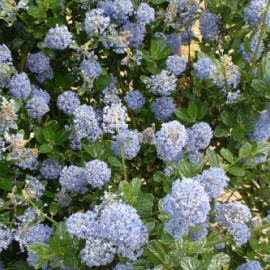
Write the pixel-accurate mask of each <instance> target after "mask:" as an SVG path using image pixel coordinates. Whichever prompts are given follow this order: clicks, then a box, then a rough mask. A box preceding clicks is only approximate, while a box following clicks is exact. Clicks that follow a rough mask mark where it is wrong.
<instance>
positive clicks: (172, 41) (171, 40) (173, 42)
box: [165, 33, 181, 53]
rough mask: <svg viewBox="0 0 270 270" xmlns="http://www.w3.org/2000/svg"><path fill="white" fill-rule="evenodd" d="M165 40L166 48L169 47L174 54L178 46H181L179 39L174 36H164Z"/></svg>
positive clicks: (174, 34)
mask: <svg viewBox="0 0 270 270" xmlns="http://www.w3.org/2000/svg"><path fill="white" fill-rule="evenodd" d="M165 40H166V41H167V44H168V46H170V47H171V48H172V50H173V52H174V53H177V51H178V49H179V47H180V45H181V37H180V36H179V35H178V34H176V33H172V34H168V35H165Z"/></svg>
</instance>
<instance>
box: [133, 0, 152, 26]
mask: <svg viewBox="0 0 270 270" xmlns="http://www.w3.org/2000/svg"><path fill="white" fill-rule="evenodd" d="M136 18H137V21H139V22H143V23H145V24H148V23H151V22H154V21H155V10H154V9H153V8H152V7H150V6H149V5H148V4H146V3H141V4H140V5H139V7H138V10H137V12H136Z"/></svg>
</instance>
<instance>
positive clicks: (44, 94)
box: [32, 85, 51, 104]
mask: <svg viewBox="0 0 270 270" xmlns="http://www.w3.org/2000/svg"><path fill="white" fill-rule="evenodd" d="M32 95H33V97H41V98H43V99H44V100H45V102H46V103H47V104H48V103H49V102H50V99H51V97H50V95H49V93H48V92H47V91H45V90H43V89H41V88H39V87H37V86H33V85H32Z"/></svg>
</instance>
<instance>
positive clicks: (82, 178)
mask: <svg viewBox="0 0 270 270" xmlns="http://www.w3.org/2000/svg"><path fill="white" fill-rule="evenodd" d="M86 179H87V178H86V171H85V169H84V168H80V167H77V166H74V165H71V166H69V167H67V166H65V167H64V168H63V170H62V171H61V174H60V178H59V183H60V185H61V186H62V187H63V188H65V189H66V190H68V191H73V192H79V193H85V192H86V185H87V181H86Z"/></svg>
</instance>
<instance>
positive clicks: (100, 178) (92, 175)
mask: <svg viewBox="0 0 270 270" xmlns="http://www.w3.org/2000/svg"><path fill="white" fill-rule="evenodd" d="M85 169H86V172H87V182H88V183H89V184H90V185H91V186H92V187H94V188H100V187H102V186H103V185H104V184H105V183H107V182H108V181H110V178H111V169H110V168H109V167H108V165H107V163H106V162H104V161H101V160H98V159H95V160H92V161H89V162H86V164H85Z"/></svg>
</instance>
